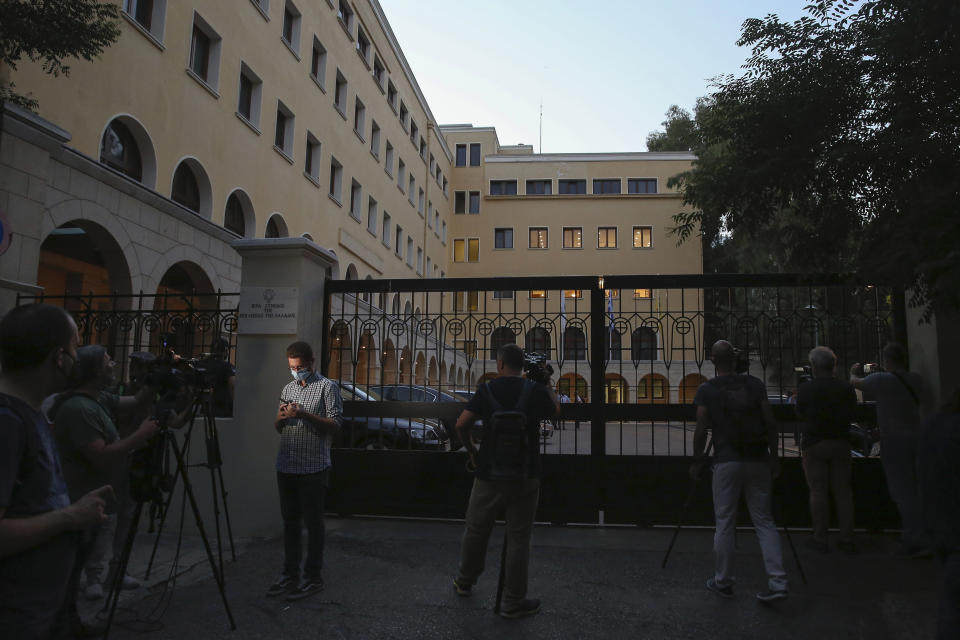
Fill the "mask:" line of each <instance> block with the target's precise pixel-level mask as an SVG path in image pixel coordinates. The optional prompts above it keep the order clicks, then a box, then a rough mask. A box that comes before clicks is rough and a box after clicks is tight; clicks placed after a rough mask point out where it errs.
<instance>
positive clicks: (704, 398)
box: [693, 375, 767, 462]
mask: <svg viewBox="0 0 960 640" xmlns="http://www.w3.org/2000/svg"><path fill="white" fill-rule="evenodd" d="M746 378H747V382H746V386H747V391H748V393H749V394H750V395H751V397H752V399H753V400H755V401H756V402H757V404H758V405H759V404H760V403H761V402H762V401H763V399H764V398H766V395H767V388H766V387H765V386H764V384H763V382H762V381H761V380H760V379H759V378H756V377H754V376H749V375H748V376H746ZM722 393H723V392H722V390H721V389H720V388H719V387H717V386H716V385H714V384H711V383H709V382H704V383H703V384H701V385H700V386H699V387H697V394H696V395H695V396H694V397H693V404H695V405H696V406H698V407H706V409H707V414H708V415H709V416H710V431H711V433H712V435H713V449H714V453H713V461H714V462H736V461H740V460H744V459H745V458H744V456H743V455H741V454H740V453H739V452H737V450H736V449H735V448H734V447H733V445H732V444H731V442H730V437H729V436H728V434H726V433H725V432H724V427H723V425H722V424H720V422H719V418H718V416H720V415H721V412H722V410H723V409H722V406H721V403H722V401H723V396H722ZM765 457H766V456H764V459H765Z"/></svg>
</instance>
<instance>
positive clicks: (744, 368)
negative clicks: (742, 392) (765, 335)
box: [733, 347, 750, 374]
mask: <svg viewBox="0 0 960 640" xmlns="http://www.w3.org/2000/svg"><path fill="white" fill-rule="evenodd" d="M733 355H734V357H735V358H736V361H735V362H734V365H733V370H734V372H736V373H738V374H744V373H748V372H749V371H750V351H749V350H747V349H741V348H740V347H734V348H733Z"/></svg>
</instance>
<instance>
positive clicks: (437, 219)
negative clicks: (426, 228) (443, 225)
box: [433, 211, 440, 237]
mask: <svg viewBox="0 0 960 640" xmlns="http://www.w3.org/2000/svg"><path fill="white" fill-rule="evenodd" d="M433 233H434V235H436V236H437V237H440V212H439V211H434V212H433Z"/></svg>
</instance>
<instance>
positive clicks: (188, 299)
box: [150, 260, 220, 358]
mask: <svg viewBox="0 0 960 640" xmlns="http://www.w3.org/2000/svg"><path fill="white" fill-rule="evenodd" d="M215 293H216V292H215V290H214V288H213V284H212V283H211V282H210V278H209V277H208V276H207V274H206V272H205V271H204V270H203V269H202V268H201V267H200V265H198V264H196V263H194V262H190V261H188V260H182V261H180V262H176V263H174V264H172V265H170V267H168V268H167V270H166V271H165V272H164V274H163V276H162V277H161V278H160V283H159V285H158V286H157V297H156V298H155V299H154V306H153V310H154V312H155V313H157V314H158V315H159V317H160V318H161V319H162V328H161V330H160V331H154V332H152V333H151V335H150V345H151V347H152V348H153V349H157V350H162V349H173V350H174V352H176V353H177V354H178V355H180V356H182V357H184V358H191V357H198V356H200V354H202V353H206V352H208V351H209V347H210V345H211V344H212V343H213V340H214V339H215V338H217V337H218V336H219V329H220V328H219V327H218V326H216V325H211V324H210V323H208V322H205V321H204V319H205V316H206V315H207V314H206V312H209V311H210V310H213V309H215V308H216V306H217V305H216V297H215V295H214V294H215Z"/></svg>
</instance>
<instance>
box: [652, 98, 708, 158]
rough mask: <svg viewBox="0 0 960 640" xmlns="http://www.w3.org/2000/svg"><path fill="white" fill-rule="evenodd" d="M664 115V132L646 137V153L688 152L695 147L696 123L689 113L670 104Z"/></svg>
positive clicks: (696, 140)
mask: <svg viewBox="0 0 960 640" xmlns="http://www.w3.org/2000/svg"><path fill="white" fill-rule="evenodd" d="M664 115H665V116H666V117H667V119H666V120H664V121H663V122H661V123H660V124H661V125H663V129H664V130H663V131H653V132H651V133H650V134H648V135H647V151H690V150H691V149H693V148H694V147H696V146H697V142H698V139H697V123H696V121H695V120H694V119H693V117H691V115H690V112H689V111H687V110H686V109H681V108H680V107H678V106H677V105H675V104H672V105H670V108H669V109H667V112H666V113H665V114H664Z"/></svg>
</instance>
